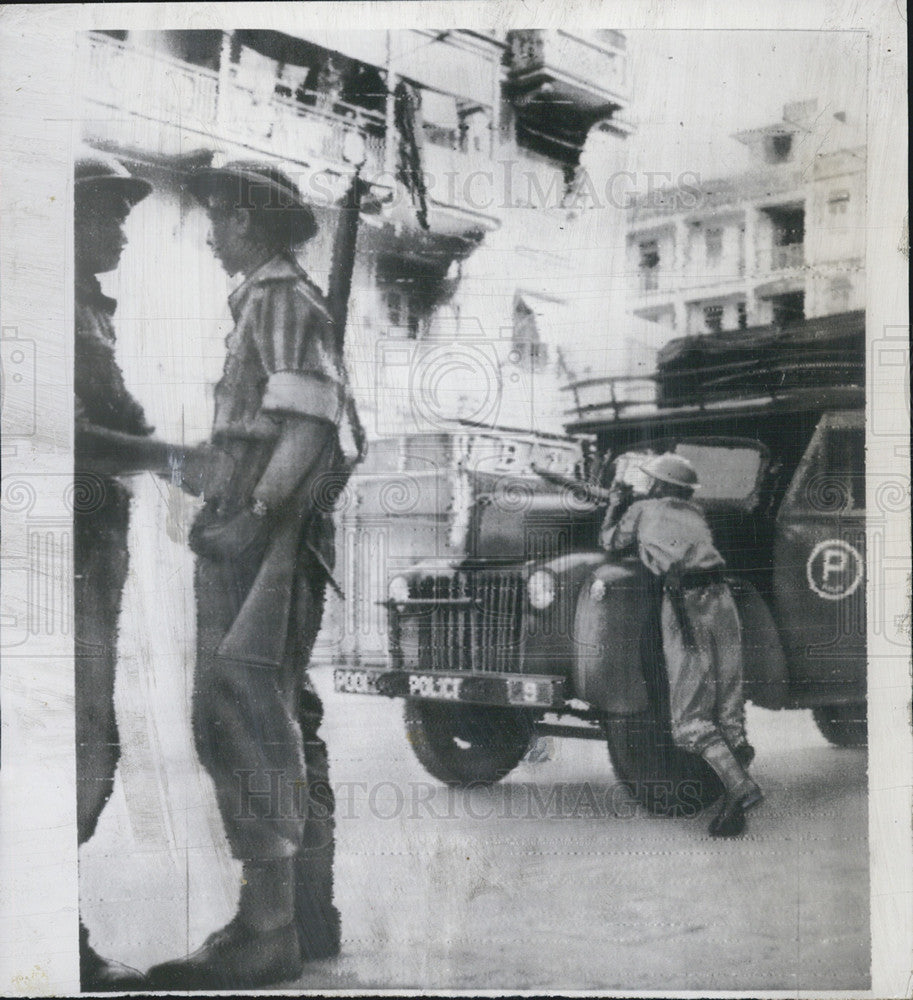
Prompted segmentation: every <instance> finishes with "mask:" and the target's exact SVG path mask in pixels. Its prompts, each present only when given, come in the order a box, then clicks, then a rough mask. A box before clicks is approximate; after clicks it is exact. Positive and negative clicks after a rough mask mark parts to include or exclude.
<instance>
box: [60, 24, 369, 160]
mask: <svg viewBox="0 0 913 1000" xmlns="http://www.w3.org/2000/svg"><path fill="white" fill-rule="evenodd" d="M80 44H81V47H82V49H83V55H84V63H83V66H84V89H83V93H84V96H85V97H86V98H87V99H88V100H89V101H91V102H93V103H94V104H98V105H102V106H104V107H108V108H112V109H116V110H117V111H126V112H128V113H129V114H130V115H134V116H136V117H137V118H138V119H140V120H142V121H143V122H146V123H150V124H152V123H158V124H159V126H160V128H159V129H157V130H156V129H154V128H149V127H146V128H139V129H137V128H135V127H134V128H129V125H128V123H127V122H125V121H124V120H123V119H122V118H120V116H118V118H116V119H112V120H111V121H110V122H105V121H104V119H102V118H100V116H98V115H90V116H87V117H89V118H90V123H89V127H90V129H92V128H93V127H94V128H95V129H98V128H101V127H103V126H104V125H113V126H114V127H115V129H117V127H118V126H120V131H119V134H116V135H114V136H105V137H106V138H113V139H114V140H115V141H117V140H118V139H120V140H121V141H123V142H125V143H127V144H128V145H134V146H140V147H145V148H147V149H149V148H150V147H151V149H152V150H155V151H158V152H160V153H162V154H164V155H167V154H180V153H181V152H184V151H186V149H187V148H191V147H193V145H194V144H196V146H197V147H199V146H200V145H201V144H202V143H205V142H206V140H209V141H210V142H211V141H212V138H213V136H215V137H216V138H217V139H219V140H229V141H234V142H237V143H240V144H242V145H244V146H253V147H255V148H258V149H260V150H262V151H263V152H265V153H268V154H269V155H271V156H277V157H280V158H282V159H287V160H292V161H295V162H299V163H305V164H307V165H308V166H315V167H319V166H324V165H328V166H338V167H342V168H343V172H348V170H349V169H350V168H349V167H347V166H344V165H345V159H344V157H343V149H344V147H345V143H346V137H347V136H348V135H349V134H351V133H353V132H357V133H359V134H360V135H361V136H362V137H363V139H364V140H365V147H366V154H367V160H366V164H365V170H366V173H368V174H374V175H375V176H376V175H377V174H379V173H380V172H381V171H382V170H383V164H384V137H383V132H384V121H383V118H382V116H380V115H376V114H372V113H371V112H368V111H365V110H364V109H362V108H357V107H355V106H354V105H347V104H343V103H342V102H338V101H337V102H335V103H333V104H332V105H325V104H323V103H322V97H321V95H319V94H311V93H307V94H304V95H303V98H304V99H303V100H302V101H295V100H291V99H288V98H284V97H281V96H279V95H278V94H275V93H272V94H266V95H258V94H256V93H255V92H254V91H253V90H252V89H250V88H245V87H244V86H241V85H240V84H238V82H237V81H236V80H235V79H234V78H233V76H232V73H231V68H229V71H228V72H226V73H223V74H221V75H220V74H219V73H218V72H216V71H214V70H209V69H205V68H203V67H202V66H194V65H192V64H190V63H185V62H181V61H180V60H178V59H174V58H171V57H170V56H167V55H164V54H162V53H159V52H155V51H152V50H147V49H141V48H138V47H135V46H131V45H127V44H124V43H123V42H119V41H117V40H115V39H113V38H108V37H107V36H105V35H95V34H91V35H87V36H82V37H81V39H80ZM125 128H126V129H127V131H126V132H125V131H124V129H125Z"/></svg>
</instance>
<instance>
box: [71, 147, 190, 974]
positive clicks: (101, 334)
mask: <svg viewBox="0 0 913 1000" xmlns="http://www.w3.org/2000/svg"><path fill="white" fill-rule="evenodd" d="M74 182H75V187H74V262H75V272H76V275H75V277H76V289H75V305H76V317H75V320H76V322H75V352H74V353H75V371H74V388H75V425H76V426H75V449H74V451H75V463H74V465H75V468H74V485H75V489H74V518H73V522H74V546H73V557H74V577H75V579H74V623H75V640H76V641H75V659H76V705H75V715H76V778H77V796H76V807H77V827H78V836H79V843H80V844H83V843H85V842H86V841H87V840H88V839H89V838H90V837H91V836H92V833H93V832H94V830H95V826H96V824H97V822H98V818H99V816H100V815H101V811H102V809H103V808H104V805H105V803H106V802H107V801H108V798H109V797H110V795H111V791H112V788H113V786H114V771H115V768H116V766H117V760H118V757H119V756H120V741H119V737H118V731H117V723H116V719H115V714H114V675H115V670H116V663H117V629H118V616H119V613H120V604H121V594H122V591H123V588H124V583H125V580H126V576H127V560H128V553H127V531H128V527H129V517H130V491H129V487H128V485H127V482H126V481H125V480H124V479H123V476H125V475H127V474H128V473H133V472H139V471H142V470H151V471H157V472H164V471H166V470H167V469H168V467H169V462H170V460H172V459H174V458H176V454H175V453H174V451H173V450H172V449H170V448H169V446H167V445H166V444H164V443H163V442H162V441H159V440H157V439H156V438H153V437H152V436H151V435H152V430H153V428H152V427H150V426H149V424H148V423H147V422H146V417H145V415H144V413H143V408H142V406H141V405H140V404H139V403H138V402H137V401H136V400H135V399H134V398H133V396H132V395H131V394H130V392H129V391H128V390H127V387H126V385H125V383H124V377H123V373H122V372H121V369H120V367H119V365H118V363H117V359H116V338H115V333H114V321H113V316H114V310H115V307H116V305H117V303H116V302H115V301H114V299H111V298H109V297H108V296H107V295H104V294H103V293H102V289H101V285H100V283H99V280H98V275H99V274H104V273H106V272H108V271H113V270H115V269H116V268H117V266H118V264H119V262H120V258H121V254H122V253H123V249H124V247H125V245H126V243H127V240H126V237H125V235H124V222H125V221H126V219H127V216H128V215H129V213H130V211H131V210H132V208H133V206H134V205H136V204H137V203H138V202H140V201H142V199H143V198H145V197H146V196H147V195H148V194H149V193H150V191H151V190H152V189H151V186H150V185H149V184H148V183H147V182H146V181H144V180H141V179H140V178H138V177H134V176H132V175H131V174H130V172H129V171H128V170H127V169H126V168H125V167H124V166H123V164H121V163H119V162H118V161H117V160H115V159H114V158H113V157H110V156H107V155H105V154H103V153H99V152H98V151H96V150H93V149H86V150H84V151H83V153H82V154H81V155H80V156H79V157H78V158H77V160H76V164H75V171H74ZM79 944H80V976H81V981H82V987H83V989H84V990H88V991H94V990H108V989H119V990H126V989H129V988H130V987H132V986H139V985H140V984H141V983H142V981H143V980H142V977H141V976H140V974H139V973H138V972H137V971H136V970H135V969H128V968H126V967H125V966H122V965H118V964H117V963H114V962H109V961H106V960H104V959H103V958H101V957H100V956H99V955H98V954H97V953H96V952H95V951H94V950H93V948H92V947H91V946H90V945H89V935H88V931H87V930H86V928H85V927H84V926H83V924H82V922H80V927H79Z"/></svg>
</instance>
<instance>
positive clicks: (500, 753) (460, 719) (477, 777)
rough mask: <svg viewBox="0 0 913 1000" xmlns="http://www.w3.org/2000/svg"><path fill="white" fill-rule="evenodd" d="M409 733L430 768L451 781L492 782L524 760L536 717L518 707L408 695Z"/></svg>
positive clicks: (424, 763)
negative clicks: (424, 699)
mask: <svg viewBox="0 0 913 1000" xmlns="http://www.w3.org/2000/svg"><path fill="white" fill-rule="evenodd" d="M403 716H404V718H405V721H406V737H407V739H408V740H409V742H410V743H411V744H412V749H413V751H414V753H415V756H416V757H418V759H419V761H420V762H421V764H422V767H424V768H425V770H426V771H427V772H428V773H429V774H431V775H433V776H434V777H435V778H438V779H439V780H440V781H443V782H445V783H446V784H448V785H471V784H486V785H490V784H493V783H494V782H496V781H499V780H500V779H501V778H503V777H504V775H506V774H507V773H509V772H510V771H512V770H513V769H514V768H515V767H516V766H517V764H519V763H520V761H521V759H522V758H523V755H524V754H525V753H526V751H527V749H528V748H529V744H530V741H531V740H532V736H533V717H532V715H531V714H530V713H529V712H526V711H523V710H522V709H516V708H498V707H492V706H488V705H448V704H444V703H441V702H436V701H421V700H418V699H413V700H407V701H406V704H405V710H404V712H403Z"/></svg>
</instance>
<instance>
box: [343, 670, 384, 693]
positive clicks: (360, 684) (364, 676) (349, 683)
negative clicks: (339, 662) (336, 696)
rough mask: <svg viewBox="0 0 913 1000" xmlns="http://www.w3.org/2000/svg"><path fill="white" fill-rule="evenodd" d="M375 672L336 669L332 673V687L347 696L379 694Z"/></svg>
mask: <svg viewBox="0 0 913 1000" xmlns="http://www.w3.org/2000/svg"><path fill="white" fill-rule="evenodd" d="M378 672H379V671H376V670H352V669H350V668H348V667H338V668H337V669H336V670H334V671H333V686H334V687H335V688H336V690H337V691H345V692H347V693H348V694H379V693H380V692H379V691H378V690H377V675H378Z"/></svg>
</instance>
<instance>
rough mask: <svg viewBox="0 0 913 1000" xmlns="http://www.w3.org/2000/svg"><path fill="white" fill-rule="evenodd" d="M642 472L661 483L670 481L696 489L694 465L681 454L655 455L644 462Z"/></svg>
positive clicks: (673, 483) (675, 484)
mask: <svg viewBox="0 0 913 1000" xmlns="http://www.w3.org/2000/svg"><path fill="white" fill-rule="evenodd" d="M644 472H645V473H646V474H647V475H648V476H650V477H651V478H652V479H658V480H659V481H660V482H661V483H671V484H672V485H673V486H683V487H684V488H685V489H689V490H696V489H697V488H698V485H699V484H698V481H697V473H696V472H695V471H694V466H693V465H692V464H691V463H690V462H689V461H688V459H687V458H682V456H681V455H673V454H671V453H667V454H665V455H657V456H656V457H655V458H651V459H650V460H649V461H648V462H646V463H645V464H644Z"/></svg>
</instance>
